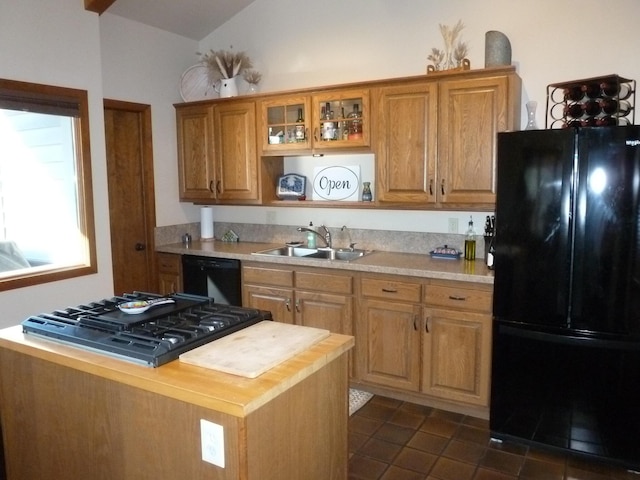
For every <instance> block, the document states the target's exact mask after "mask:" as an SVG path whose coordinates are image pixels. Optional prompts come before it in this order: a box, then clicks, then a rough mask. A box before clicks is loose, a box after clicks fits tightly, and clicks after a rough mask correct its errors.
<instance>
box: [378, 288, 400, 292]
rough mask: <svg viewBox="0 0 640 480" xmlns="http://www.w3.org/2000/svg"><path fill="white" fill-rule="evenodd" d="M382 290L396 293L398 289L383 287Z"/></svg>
mask: <svg viewBox="0 0 640 480" xmlns="http://www.w3.org/2000/svg"><path fill="white" fill-rule="evenodd" d="M382 291H383V292H384V293H398V290H396V289H394V288H383V289H382Z"/></svg>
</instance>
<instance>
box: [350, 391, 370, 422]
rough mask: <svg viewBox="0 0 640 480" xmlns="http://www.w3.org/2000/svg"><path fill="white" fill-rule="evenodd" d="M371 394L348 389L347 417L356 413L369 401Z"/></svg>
mask: <svg viewBox="0 0 640 480" xmlns="http://www.w3.org/2000/svg"><path fill="white" fill-rule="evenodd" d="M372 397H373V393H369V392H363V391H362V390H356V389H355V388H350V389H349V416H351V415H353V414H354V413H356V412H357V411H358V410H360V409H361V408H362V407H364V405H365V404H366V403H367V402H368V401H369V400H371V398H372Z"/></svg>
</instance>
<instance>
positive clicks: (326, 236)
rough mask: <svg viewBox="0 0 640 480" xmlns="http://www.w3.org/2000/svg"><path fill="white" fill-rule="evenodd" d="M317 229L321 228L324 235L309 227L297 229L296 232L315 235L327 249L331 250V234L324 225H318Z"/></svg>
mask: <svg viewBox="0 0 640 480" xmlns="http://www.w3.org/2000/svg"><path fill="white" fill-rule="evenodd" d="M319 228H322V229H323V230H324V234H322V233H320V232H318V231H316V230H314V229H313V228H309V227H298V231H299V232H311V233H313V234H315V235H317V236H318V237H320V238H321V239H322V241H323V242H324V244H325V246H326V247H327V248H332V247H331V232H330V231H329V229H328V228H327V227H325V226H324V225H320V227H319Z"/></svg>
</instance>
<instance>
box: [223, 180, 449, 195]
mask: <svg viewBox="0 0 640 480" xmlns="http://www.w3.org/2000/svg"><path fill="white" fill-rule="evenodd" d="M443 181H444V180H443ZM216 193H217V194H218V195H220V180H218V181H217V182H216Z"/></svg>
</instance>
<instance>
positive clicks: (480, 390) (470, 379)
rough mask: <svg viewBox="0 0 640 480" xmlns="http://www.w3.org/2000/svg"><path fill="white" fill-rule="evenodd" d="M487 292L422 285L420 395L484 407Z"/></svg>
mask: <svg viewBox="0 0 640 480" xmlns="http://www.w3.org/2000/svg"><path fill="white" fill-rule="evenodd" d="M492 292H493V287H492V286H489V285H474V284H465V283H461V282H443V283H440V282H435V281H432V282H430V283H429V284H428V285H426V286H425V297H424V304H425V310H424V313H425V317H424V318H425V325H424V329H423V348H424V353H423V368H422V392H424V393H426V394H429V395H432V396H434V397H438V398H442V399H447V400H455V401H460V402H465V403H470V404H474V405H478V406H481V407H488V406H489V390H490V388H489V386H490V376H491V325H492V316H491V310H492V296H493V293H492Z"/></svg>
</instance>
